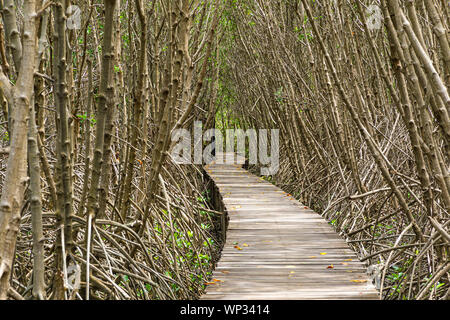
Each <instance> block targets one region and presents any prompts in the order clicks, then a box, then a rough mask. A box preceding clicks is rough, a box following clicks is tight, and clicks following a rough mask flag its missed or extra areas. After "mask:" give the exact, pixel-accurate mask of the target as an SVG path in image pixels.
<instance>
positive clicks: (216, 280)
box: [212, 279, 223, 282]
mask: <svg viewBox="0 0 450 320" xmlns="http://www.w3.org/2000/svg"><path fill="white" fill-rule="evenodd" d="M212 281H214V282H223V280H220V279H212Z"/></svg>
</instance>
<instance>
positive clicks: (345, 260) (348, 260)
mask: <svg viewBox="0 0 450 320" xmlns="http://www.w3.org/2000/svg"><path fill="white" fill-rule="evenodd" d="M352 260H353V259H345V260H344V261H352Z"/></svg>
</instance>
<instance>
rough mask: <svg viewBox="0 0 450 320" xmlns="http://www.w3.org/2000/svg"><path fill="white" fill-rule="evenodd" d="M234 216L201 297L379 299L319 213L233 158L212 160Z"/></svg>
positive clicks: (214, 174) (360, 267) (211, 171)
mask: <svg viewBox="0 0 450 320" xmlns="http://www.w3.org/2000/svg"><path fill="white" fill-rule="evenodd" d="M205 170H206V171H207V173H208V174H209V175H210V177H211V178H212V179H213V180H214V182H215V184H216V185H217V187H218V189H219V192H220V194H221V195H222V197H223V202H224V205H225V207H226V211H227V214H228V216H229V224H228V230H227V234H226V243H225V245H224V247H223V251H222V256H221V258H220V260H219V261H218V263H217V266H216V268H215V271H214V273H213V276H212V280H211V282H208V286H207V289H206V292H205V294H204V295H203V296H202V297H201V299H202V300H211V299H225V300H249V299H251V300H265V299H272V300H297V299H364V300H366V299H378V298H379V294H378V291H377V290H376V289H375V287H374V286H373V285H372V283H371V281H370V279H369V278H368V276H367V275H366V267H365V265H364V264H363V263H362V262H360V261H359V260H358V258H357V256H356V254H355V252H354V251H353V250H351V249H350V247H349V246H348V245H347V244H346V242H345V240H343V239H342V238H341V237H340V236H339V235H338V234H336V232H335V231H334V230H333V228H332V227H331V226H330V225H329V224H328V223H327V222H326V220H325V219H323V218H322V217H321V216H320V215H319V214H317V213H316V212H314V211H313V210H311V209H309V208H307V207H305V206H304V205H302V204H301V203H300V202H298V201H297V200H295V199H294V198H293V197H292V196H290V195H288V194H286V193H285V192H284V191H282V190H281V189H280V188H278V187H276V186H274V185H272V184H271V183H269V182H267V181H265V180H263V179H262V178H259V177H257V176H255V175H253V174H251V173H249V172H247V171H246V170H244V169H243V168H242V166H241V165H237V164H233V165H229V164H214V163H212V164H210V165H208V166H205Z"/></svg>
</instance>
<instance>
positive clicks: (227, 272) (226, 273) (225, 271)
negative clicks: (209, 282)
mask: <svg viewBox="0 0 450 320" xmlns="http://www.w3.org/2000/svg"><path fill="white" fill-rule="evenodd" d="M221 272H222V273H225V274H227V273H230V271H226V270H224V271H221Z"/></svg>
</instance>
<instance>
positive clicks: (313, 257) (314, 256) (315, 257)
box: [308, 256, 317, 258]
mask: <svg viewBox="0 0 450 320" xmlns="http://www.w3.org/2000/svg"><path fill="white" fill-rule="evenodd" d="M308 258H317V256H309V257H308Z"/></svg>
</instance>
